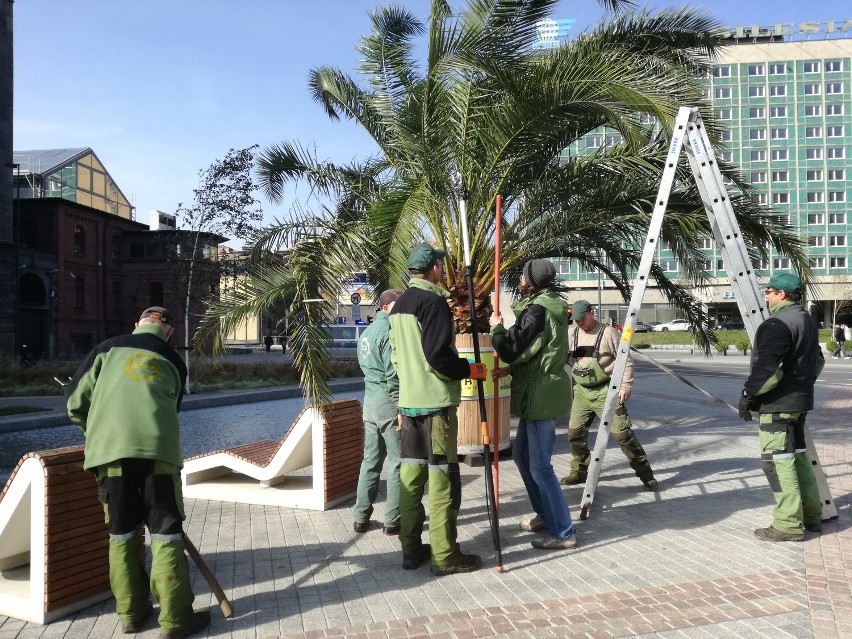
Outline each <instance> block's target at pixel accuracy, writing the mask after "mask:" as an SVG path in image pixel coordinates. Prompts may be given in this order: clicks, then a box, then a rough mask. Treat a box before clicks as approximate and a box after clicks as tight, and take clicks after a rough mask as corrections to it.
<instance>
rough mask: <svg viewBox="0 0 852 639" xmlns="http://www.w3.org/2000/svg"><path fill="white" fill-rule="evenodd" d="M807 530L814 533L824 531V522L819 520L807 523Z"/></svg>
mask: <svg viewBox="0 0 852 639" xmlns="http://www.w3.org/2000/svg"><path fill="white" fill-rule="evenodd" d="M805 530H807V531H808V532H812V533H818V532H822V522H819V521H818V522H817V523H815V524H805Z"/></svg>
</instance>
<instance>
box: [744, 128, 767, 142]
mask: <svg viewBox="0 0 852 639" xmlns="http://www.w3.org/2000/svg"><path fill="white" fill-rule="evenodd" d="M748 139H749V140H765V139H766V129H749V130H748Z"/></svg>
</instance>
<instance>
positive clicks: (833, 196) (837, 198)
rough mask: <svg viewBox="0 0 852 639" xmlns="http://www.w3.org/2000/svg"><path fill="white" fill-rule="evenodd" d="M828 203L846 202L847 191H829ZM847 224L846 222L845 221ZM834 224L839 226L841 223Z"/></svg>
mask: <svg viewBox="0 0 852 639" xmlns="http://www.w3.org/2000/svg"><path fill="white" fill-rule="evenodd" d="M828 201H829V202H845V201H846V191H829V192H828ZM844 222H845V220H844ZM832 224H839V222H832Z"/></svg>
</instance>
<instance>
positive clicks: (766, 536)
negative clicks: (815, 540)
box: [754, 526, 805, 541]
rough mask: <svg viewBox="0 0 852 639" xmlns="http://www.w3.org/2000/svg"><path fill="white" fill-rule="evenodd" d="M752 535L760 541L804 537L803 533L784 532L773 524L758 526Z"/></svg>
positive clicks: (794, 539) (801, 539)
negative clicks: (765, 526)
mask: <svg viewBox="0 0 852 639" xmlns="http://www.w3.org/2000/svg"><path fill="white" fill-rule="evenodd" d="M754 536H755V537H757V538H758V539H760V541H803V540H804V538H805V534H804V533H785V532H781V531H780V530H778V529H777V528H775V527H774V526H769V527H768V528H758V529H757V530H755V531H754Z"/></svg>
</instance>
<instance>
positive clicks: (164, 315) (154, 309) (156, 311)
mask: <svg viewBox="0 0 852 639" xmlns="http://www.w3.org/2000/svg"><path fill="white" fill-rule="evenodd" d="M148 317H150V318H151V319H155V320H160V321H161V322H163V324H168V325H169V326H172V314H171V313H169V312H168V311H167V310H166V309H164V308H163V307H162V306H149V307H148V308H146V309H145V310H144V311H142V315H140V316H139V320H140V321H141V320H143V319H146V318H148Z"/></svg>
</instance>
